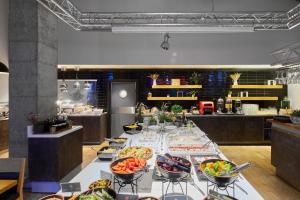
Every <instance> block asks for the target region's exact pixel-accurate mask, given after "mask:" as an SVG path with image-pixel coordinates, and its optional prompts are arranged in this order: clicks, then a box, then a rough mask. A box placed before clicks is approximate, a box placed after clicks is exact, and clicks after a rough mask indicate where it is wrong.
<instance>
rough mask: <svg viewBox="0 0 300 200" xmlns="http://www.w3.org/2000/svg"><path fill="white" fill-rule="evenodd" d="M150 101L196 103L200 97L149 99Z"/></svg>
mask: <svg viewBox="0 0 300 200" xmlns="http://www.w3.org/2000/svg"><path fill="white" fill-rule="evenodd" d="M147 100H148V101H196V100H198V97H148V98H147Z"/></svg>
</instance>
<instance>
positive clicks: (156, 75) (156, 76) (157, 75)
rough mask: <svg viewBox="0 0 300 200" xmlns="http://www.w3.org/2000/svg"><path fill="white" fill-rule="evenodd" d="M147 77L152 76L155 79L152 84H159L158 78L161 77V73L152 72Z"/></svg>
mask: <svg viewBox="0 0 300 200" xmlns="http://www.w3.org/2000/svg"><path fill="white" fill-rule="evenodd" d="M147 77H149V78H151V79H152V80H153V83H152V85H157V83H156V80H157V79H158V77H159V74H157V73H154V74H150V75H149V76H147Z"/></svg>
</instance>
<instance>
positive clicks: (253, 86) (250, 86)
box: [231, 85, 283, 89]
mask: <svg viewBox="0 0 300 200" xmlns="http://www.w3.org/2000/svg"><path fill="white" fill-rule="evenodd" d="M231 88H232V89H282V88H283V86H282V85H232V86H231Z"/></svg>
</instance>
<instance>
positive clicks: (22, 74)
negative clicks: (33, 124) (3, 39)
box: [9, 0, 58, 157]
mask: <svg viewBox="0 0 300 200" xmlns="http://www.w3.org/2000/svg"><path fill="white" fill-rule="evenodd" d="M57 46H58V43H57V19H56V17H55V16H54V15H52V14H50V13H49V12H48V11H47V10H46V9H45V8H43V7H42V6H41V5H39V4H38V3H37V1H36V0H26V1H24V0H10V1H9V66H10V69H9V70H10V76H9V98H10V99H9V109H10V120H9V154H10V156H11V157H27V154H28V152H27V125H29V124H30V122H29V121H28V119H27V118H28V115H29V113H31V112H32V113H36V114H38V115H39V116H40V117H41V118H42V119H45V118H47V117H49V116H53V115H55V114H56V105H55V102H56V99H57V58H58V57H57Z"/></svg>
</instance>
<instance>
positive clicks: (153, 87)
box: [152, 85, 202, 89]
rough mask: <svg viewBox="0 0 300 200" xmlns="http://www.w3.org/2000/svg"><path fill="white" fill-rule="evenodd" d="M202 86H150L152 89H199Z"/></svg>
mask: <svg viewBox="0 0 300 200" xmlns="http://www.w3.org/2000/svg"><path fill="white" fill-rule="evenodd" d="M200 88H202V85H152V89H200Z"/></svg>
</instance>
